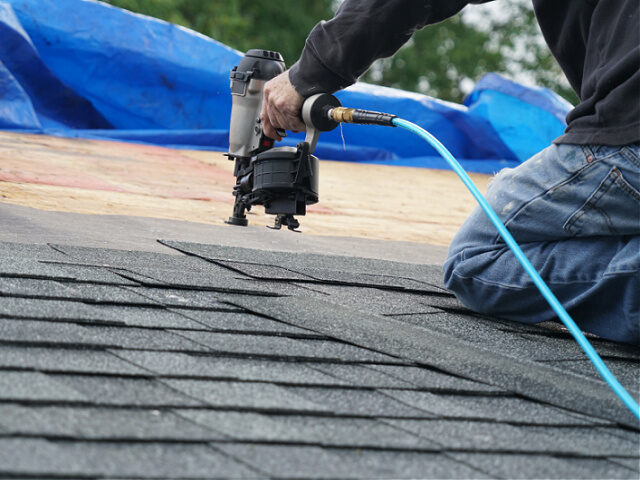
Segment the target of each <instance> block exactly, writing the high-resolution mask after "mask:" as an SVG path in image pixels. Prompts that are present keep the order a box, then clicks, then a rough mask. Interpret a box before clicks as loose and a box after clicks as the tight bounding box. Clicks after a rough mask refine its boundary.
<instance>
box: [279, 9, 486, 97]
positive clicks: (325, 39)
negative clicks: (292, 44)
mask: <svg viewBox="0 0 640 480" xmlns="http://www.w3.org/2000/svg"><path fill="white" fill-rule="evenodd" d="M484 1H487V0H479V1H478V0H476V1H475V2H474V1H470V0H467V1H465V0H345V1H344V2H343V3H342V5H341V6H340V8H339V9H338V11H337V13H336V15H335V17H334V18H333V19H331V20H329V21H322V22H320V23H318V24H317V25H316V26H315V27H314V28H313V30H312V31H311V33H310V34H309V36H308V37H307V41H306V43H305V47H304V50H303V51H302V55H301V56H300V59H299V60H298V61H297V62H296V63H295V64H294V65H293V66H292V67H291V69H290V71H289V79H290V80H291V83H292V84H293V86H294V88H295V89H296V90H297V91H298V93H300V94H301V95H302V96H303V97H309V96H310V95H313V94H315V93H321V92H327V93H333V92H335V91H337V90H341V89H343V88H346V87H348V86H349V85H351V84H353V83H355V82H356V80H357V79H358V77H359V76H360V75H362V74H363V73H364V72H365V71H366V70H367V69H368V68H369V67H370V66H371V64H372V63H373V62H374V61H375V60H377V59H379V58H384V57H388V56H391V55H393V54H394V53H395V52H396V51H397V50H398V49H399V48H400V47H401V46H402V45H404V44H405V43H406V42H407V41H408V40H409V38H411V35H412V34H413V32H414V31H416V30H417V29H420V28H422V27H424V26H425V25H429V24H433V23H437V22H440V21H442V20H445V19H447V18H449V17H451V16H453V15H455V14H456V13H458V12H459V11H460V10H462V9H463V8H464V6H465V5H467V4H468V3H484Z"/></svg>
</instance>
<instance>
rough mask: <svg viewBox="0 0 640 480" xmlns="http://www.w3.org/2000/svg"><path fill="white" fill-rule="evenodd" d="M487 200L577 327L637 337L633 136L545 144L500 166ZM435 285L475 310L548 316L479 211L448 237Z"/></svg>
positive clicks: (528, 319) (637, 194)
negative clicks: (618, 142) (619, 141)
mask: <svg viewBox="0 0 640 480" xmlns="http://www.w3.org/2000/svg"><path fill="white" fill-rule="evenodd" d="M486 198H487V200H488V202H489V204H491V206H492V207H493V208H494V210H495V211H496V213H497V214H498V216H499V217H500V219H501V220H502V221H503V222H504V224H505V225H506V226H507V228H508V229H509V231H510V232H511V234H512V235H513V237H514V238H515V239H516V241H517V242H518V243H519V244H520V246H521V247H522V250H523V251H524V253H525V255H526V256H527V257H528V258H529V260H530V261H531V263H532V264H533V266H534V267H535V268H536V270H537V271H538V272H539V273H540V275H541V276H542V278H543V279H544V281H545V282H547V285H549V288H551V290H552V291H553V293H554V294H555V295H556V296H557V297H558V299H559V300H560V302H562V304H563V305H564V307H565V308H566V309H567V310H568V312H569V313H570V314H571V316H572V317H573V319H574V320H575V321H576V323H577V324H578V325H579V326H580V328H582V329H583V330H584V331H588V332H592V333H595V334H596V335H599V336H601V337H604V338H607V339H610V340H615V341H619V342H627V343H634V344H640V327H639V324H640V308H639V305H640V143H637V144H633V145H628V146H625V147H608V146H602V145H598V146H592V145H590V146H581V145H551V146H550V147H548V148H546V149H545V150H543V151H542V152H540V153H538V154H537V155H535V156H534V157H532V158H531V159H529V160H527V161H526V162H524V163H523V164H521V165H519V166H518V167H517V168H514V169H505V170H502V171H501V172H500V173H499V174H498V175H497V176H496V177H495V178H494V179H493V181H492V182H491V184H490V185H489V189H488V191H487V194H486ZM444 272H445V274H444V277H445V278H444V282H445V285H446V287H447V288H449V289H450V290H452V291H453V292H454V293H455V294H456V296H457V297H458V299H459V300H460V301H461V302H462V303H464V304H465V305H466V306H467V307H469V308H471V309H472V310H475V311H477V312H480V313H486V314H491V315H495V316H499V317H502V318H506V319H510V320H514V321H518V322H525V323H537V322H542V321H546V320H550V319H554V318H555V317H556V316H555V314H554V312H553V311H552V310H551V307H550V306H549V305H548V304H547V302H546V301H545V300H544V298H543V297H542V295H541V294H540V293H539V292H538V290H537V288H536V287H535V285H534V284H533V282H532V281H531V279H530V278H529V276H528V275H527V274H526V273H525V272H524V270H523V268H522V267H521V266H520V264H519V263H518V261H517V260H516V258H515V256H514V255H513V253H511V251H510V250H509V248H508V247H507V246H506V245H505V243H504V242H503V240H502V238H501V237H500V236H499V235H498V233H497V230H496V229H495V227H494V226H493V225H492V224H491V223H490V222H489V220H488V219H487V217H486V215H485V214H484V212H483V211H482V210H481V209H480V208H476V210H475V211H474V212H473V213H472V214H471V216H470V217H469V218H468V219H467V221H466V222H465V223H464V224H463V225H462V227H461V228H460V230H459V231H458V233H457V234H456V236H455V237H454V239H453V241H452V243H451V245H450V247H449V254H448V258H447V261H446V262H445V264H444Z"/></svg>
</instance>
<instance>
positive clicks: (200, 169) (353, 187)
mask: <svg viewBox="0 0 640 480" xmlns="http://www.w3.org/2000/svg"><path fill="white" fill-rule="evenodd" d="M471 176H472V178H473V180H474V181H475V182H476V184H477V185H478V187H479V188H480V189H481V190H485V189H486V186H487V184H488V182H489V179H490V177H489V176H488V175H481V174H472V175H471ZM233 185H234V177H233V162H230V161H229V160H228V159H227V158H226V157H224V156H223V154H222V153H218V152H204V151H188V150H172V149H168V148H162V147H156V146H148V145H138V144H131V143H120V142H111V141H97V140H80V139H66V138H56V137H49V136H44V135H25V134H15V133H8V132H0V201H2V202H6V203H11V204H15V205H21V206H27V207H33V208H38V209H44V210H56V211H66V212H77V213H89V214H110V215H122V214H126V215H133V216H141V217H153V218H165V219H173V220H185V221H191V222H202V223H208V224H214V225H223V224H224V220H225V219H226V218H228V217H229V215H230V214H231V208H232V204H233V197H232V195H231V191H232V188H233ZM474 206H475V201H474V200H473V198H472V197H471V195H470V194H469V193H468V192H467V191H466V189H465V187H464V186H463V185H462V183H461V182H460V181H459V180H458V178H457V177H456V176H455V174H454V173H453V172H450V171H441V170H426V169H419V168H406V167H392V166H380V165H366V164H355V163H345V162H327V161H323V162H321V166H320V202H319V203H318V204H317V205H314V206H311V207H310V208H309V209H308V213H307V215H306V217H301V218H300V220H301V224H302V230H303V231H304V232H305V233H307V234H312V235H330V236H347V237H364V238H374V239H384V240H396V241H411V242H420V243H428V244H433V245H447V244H448V243H449V241H450V240H451V238H452V236H453V235H454V233H455V232H456V230H457V229H458V227H459V226H460V225H461V224H462V222H463V221H464V219H465V218H466V217H467V216H468V214H469V213H470V212H471V210H473V208H474ZM263 212H264V211H263V209H261V207H257V208H254V210H253V212H252V214H250V222H251V224H253V225H271V224H272V223H273V217H272V216H267V215H265V214H264V213H263Z"/></svg>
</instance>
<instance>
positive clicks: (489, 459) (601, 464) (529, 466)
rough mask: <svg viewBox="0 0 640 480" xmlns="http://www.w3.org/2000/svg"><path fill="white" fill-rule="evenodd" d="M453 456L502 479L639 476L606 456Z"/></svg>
mask: <svg viewBox="0 0 640 480" xmlns="http://www.w3.org/2000/svg"><path fill="white" fill-rule="evenodd" d="M450 456H451V457H452V458H454V459H456V460H458V461H460V462H463V463H465V464H467V465H471V466H473V467H475V468H477V469H479V470H482V471H485V472H491V473H492V475H495V476H499V477H501V478H513V479H516V478H547V479H559V480H560V479H562V480H564V479H567V478H592V479H603V478H620V479H625V478H626V479H637V478H638V477H637V476H636V475H635V474H634V472H633V471H632V470H630V469H627V468H624V467H621V466H619V465H616V464H615V463H613V462H610V461H608V460H604V459H591V458H580V459H577V458H562V457H554V456H551V455H544V456H542V455H511V454H502V455H491V454H484V453H452V454H450Z"/></svg>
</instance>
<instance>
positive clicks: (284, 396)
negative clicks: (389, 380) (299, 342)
mask: <svg viewBox="0 0 640 480" xmlns="http://www.w3.org/2000/svg"><path fill="white" fill-rule="evenodd" d="M162 382H163V383H164V384H165V385H167V386H169V387H171V388H172V389H174V390H175V391H177V392H182V393H184V394H185V395H188V396H189V397H192V398H194V399H198V401H200V402H202V403H206V404H207V405H211V406H214V407H218V408H227V409H245V410H247V409H248V410H273V411H279V412H315V413H323V412H324V413H328V412H330V411H331V410H330V408H328V407H327V406H326V405H322V404H320V403H316V402H315V401H312V400H308V399H306V398H304V397H302V396H300V395H295V394H294V393H293V392H290V391H289V390H288V389H287V388H286V387H279V386H276V385H273V384H270V383H249V382H229V381H210V380H170V379H165V380H163V381H162ZM187 406H188V405H187Z"/></svg>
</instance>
